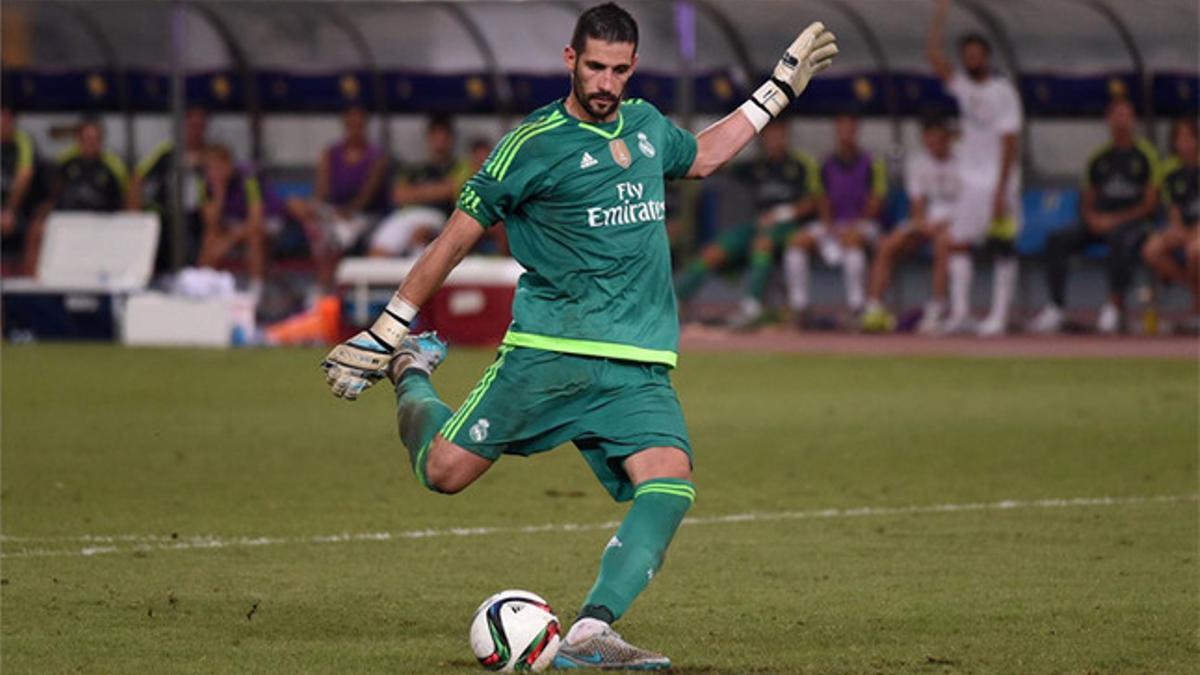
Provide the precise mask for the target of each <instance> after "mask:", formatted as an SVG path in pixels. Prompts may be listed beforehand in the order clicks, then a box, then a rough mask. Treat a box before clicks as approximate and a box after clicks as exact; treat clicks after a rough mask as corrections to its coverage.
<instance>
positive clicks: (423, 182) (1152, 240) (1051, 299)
mask: <svg viewBox="0 0 1200 675" xmlns="http://www.w3.org/2000/svg"><path fill="white" fill-rule="evenodd" d="M942 21H944V16H940V18H935V21H934V24H933V26H932V28H931V30H930V33H929V40H928V49H927V55H928V58H929V61H930V64H931V66H932V68H933V70H934V71H935V72H936V73H937V74H938V76H939V77H940V79H941V80H942V82H943V85H944V87H945V90H946V92H947V93H948V94H949V95H951V96H952V97H954V98H955V99H956V100H957V102H958V108H959V115H958V116H957V117H948V116H945V115H943V114H938V113H932V112H931V113H930V114H929V115H926V116H925V117H924V118H923V119H922V121H921V126H922V134H921V142H920V147H917V148H909V149H906V151H905V157H906V161H905V163H904V166H903V175H902V176H889V175H888V169H887V166H886V164H885V162H884V161H883V160H882V158H881V157H878V156H875V155H873V154H872V153H871V152H870V151H868V150H866V149H865V148H863V147H862V145H861V143H860V138H859V136H860V120H859V119H858V118H857V117H856V116H854V115H853V114H843V115H839V116H838V117H836V119H835V120H834V124H833V134H834V140H835V148H834V150H833V152H832V153H831V154H830V155H829V156H827V157H823V158H820V159H819V160H818V159H817V158H814V157H811V156H809V155H807V154H805V153H804V152H802V151H801V150H799V149H797V148H795V147H793V146H792V140H793V135H792V134H791V132H790V130H789V128H788V121H787V120H786V119H781V120H778V121H776V122H775V123H773V124H772V125H770V126H768V127H767V128H766V129H764V130H763V132H762V134H761V137H760V139H759V152H758V153H757V156H756V157H755V158H754V159H752V160H751V161H748V162H742V163H738V164H735V165H733V166H732V167H730V168H729V169H727V173H726V175H727V176H728V177H730V178H731V179H732V180H733V181H735V182H737V183H739V184H741V185H742V186H743V187H744V188H745V190H746V191H747V192H748V193H749V194H750V195H752V198H753V213H747V214H745V216H744V218H743V219H742V220H743V221H744V222H741V223H737V222H731V223H723V224H721V227H720V230H719V232H718V233H717V236H715V237H714V238H713V239H712V240H711V241H707V242H705V243H704V244H703V245H702V246H701V247H700V248H699V250H696V251H693V250H688V248H687V245H686V244H685V248H684V249H683V250H682V251H679V252H680V253H682V255H679V256H677V260H678V259H684V260H688V261H689V262H687V263H686V264H683V265H680V266H679V267H680V269H679V273H678V276H677V279H678V285H677V292H678V295H679V298H680V300H681V304H682V307H683V316H684V318H685V320H686V319H688V318H689V317H692V316H697V315H698V313H697V312H695V306H696V304H697V297H698V296H699V295H702V294H701V293H700V291H701V290H702V289H703V287H704V286H705V284H706V282H707V280H708V279H709V278H710V277H711V275H712V274H713V273H714V272H717V271H720V270H728V269H745V271H746V279H745V282H744V284H743V285H742V287H743V288H744V289H745V290H744V298H743V299H742V301H741V303H740V305H739V307H738V308H737V311H736V312H733V313H732V314H729V315H727V316H725V317H723V320H724V321H725V322H726V323H728V324H730V325H732V326H733V327H736V328H751V327H754V326H756V325H759V324H761V323H762V322H763V321H764V320H765V319H766V318H767V317H769V316H772V315H774V314H776V313H773V312H771V311H770V308H769V307H768V306H767V298H768V293H767V289H768V286H769V284H770V280H771V279H772V278H773V276H775V270H776V269H779V270H780V271H781V272H782V275H781V276H782V278H783V281H784V286H785V290H786V292H785V293H784V296H785V304H786V307H784V308H782V309H783V314H784V315H785V316H786V317H790V320H791V321H792V322H793V323H794V324H795V325H797V326H798V327H800V328H802V329H807V328H812V327H814V326H815V325H816V323H817V321H816V320H815V318H814V315H813V313H812V311H811V307H810V292H809V284H810V281H809V279H810V271H811V268H812V267H813V266H814V265H816V264H823V265H825V266H828V267H831V268H836V269H838V270H840V273H841V278H842V281H843V285H844V289H845V295H844V298H845V310H844V316H843V318H842V320H841V321H840V325H841V326H843V327H850V328H853V329H858V330H865V331H876V332H886V331H892V330H895V329H897V327H898V321H897V317H900V316H912V315H913V312H912V308H905V307H898V306H895V304H896V303H895V302H892V303H891V304H889V299H888V288H889V285H890V282H891V280H892V277H893V276H894V273H895V271H896V269H897V266H898V265H899V264H900V262H901V261H902V260H904V259H915V260H917V261H920V262H924V263H925V264H927V265H928V266H929V267H930V268H931V271H932V284H931V289H932V293H931V297H929V298H928V300H927V301H925V302H923V304H922V305H921V306H920V309H919V311H917V319H916V323H915V324H914V325H911V326H908V327H909V328H914V329H915V330H918V331H921V332H926V333H935V334H945V333H963V332H970V333H977V334H980V335H983V336H992V335H1000V334H1004V333H1006V332H1008V331H1009V330H1011V329H1012V324H1011V321H1012V318H1013V317H1011V316H1010V313H1011V311H1010V310H1011V305H1012V303H1013V295H1014V292H1015V286H1016V283H1017V278H1018V259H1017V254H1016V250H1015V242H1016V240H1017V237H1018V236H1019V234H1020V231H1021V227H1022V214H1021V208H1022V206H1021V199H1020V195H1021V189H1022V186H1021V169H1020V166H1021V162H1020V157H1019V154H1018V148H1019V144H1018V138H1019V134H1020V132H1021V129H1022V125H1023V123H1024V120H1023V113H1022V109H1021V103H1020V97H1019V95H1018V94H1017V92H1016V89H1015V87H1014V86H1013V84H1012V83H1011V82H1010V81H1009V80H1007V79H1006V78H1005V77H1003V76H1001V75H999V74H997V73H996V72H995V70H994V68H993V64H992V47H991V45H990V44H989V43H988V41H987V39H986V38H984V37H983V36H980V35H967V36H964V37H963V38H962V39H960V41H959V43H958V50H957V54H956V57H957V63H955V62H953V61H952V60H951V58H949V57H948V56H947V55H946V54H945V53H943V51H942V46H941V45H942V35H941V30H942V26H941V23H940V22H942ZM1106 120H1107V125H1108V133H1109V139H1108V141H1107V142H1105V143H1104V144H1103V145H1102V146H1101V147H1098V148H1096V150H1095V152H1094V153H1093V154H1092V156H1091V158H1090V159H1089V160H1088V162H1087V163H1086V165H1085V166H1081V167H1080V168H1079V174H1080V185H1081V188H1080V190H1081V207H1080V210H1079V214H1078V221H1077V222H1076V223H1075V224H1074V225H1073V226H1069V227H1067V228H1065V229H1062V230H1058V231H1056V232H1053V233H1052V234H1051V235H1050V236H1049V238H1048V241H1047V242H1046V245H1045V247H1044V252H1043V254H1042V255H1043V257H1044V260H1043V261H1042V262H1043V268H1044V272H1045V279H1044V283H1045V286H1046V293H1045V295H1046V297H1047V298H1048V302H1047V303H1046V304H1045V306H1044V307H1042V308H1040V311H1038V312H1037V314H1036V316H1034V317H1033V318H1032V320H1030V321H1029V322H1027V324H1026V325H1025V329H1026V330H1028V331H1031V332H1038V333H1052V332H1057V331H1060V330H1062V329H1063V328H1064V326H1065V324H1066V322H1067V320H1068V316H1067V312H1066V308H1067V282H1068V277H1069V271H1070V269H1071V267H1070V266H1069V264H1068V263H1069V260H1070V259H1071V258H1072V257H1073V256H1077V255H1080V254H1081V253H1083V252H1085V251H1086V252H1089V253H1090V254H1091V255H1092V256H1093V257H1096V256H1097V254H1096V251H1097V250H1099V251H1102V253H1101V254H1099V255H1102V256H1103V261H1104V262H1103V264H1104V269H1105V277H1106V281H1107V298H1106V300H1105V302H1104V304H1103V305H1102V306H1101V307H1099V308H1097V309H1098V311H1097V312H1096V315H1097V318H1096V320H1095V322H1096V323H1095V328H1096V330H1098V331H1099V332H1103V333H1117V332H1122V331H1124V330H1126V329H1127V328H1128V325H1127V324H1128V321H1129V317H1128V316H1127V314H1128V313H1127V312H1126V309H1125V307H1126V296H1127V295H1128V292H1129V289H1130V285H1131V280H1132V278H1133V275H1134V272H1135V270H1136V269H1137V268H1138V267H1139V266H1144V267H1145V268H1146V269H1147V270H1148V271H1149V272H1150V274H1151V275H1152V276H1153V278H1154V279H1156V280H1157V282H1158V283H1159V286H1160V287H1166V286H1169V285H1178V286H1182V287H1185V288H1187V289H1188V291H1189V292H1190V294H1191V298H1192V316H1191V319H1190V324H1191V328H1192V329H1193V330H1194V329H1195V328H1196V327H1197V324H1198V321H1200V228H1198V227H1197V224H1198V222H1200V176H1198V173H1197V167H1198V164H1200V145H1198V139H1197V128H1196V120H1195V119H1192V118H1188V119H1180V120H1176V121H1175V122H1174V123H1173V125H1172V127H1171V133H1170V144H1169V147H1166V148H1161V149H1160V148H1156V147H1155V146H1154V144H1153V143H1152V142H1151V141H1150V140H1149V139H1147V138H1143V137H1141V136H1139V134H1138V131H1137V130H1138V128H1139V127H1138V121H1137V117H1136V111H1135V107H1134V106H1133V105H1132V104H1131V103H1130V102H1129V101H1128V100H1125V99H1121V98H1116V99H1114V100H1113V101H1112V102H1111V103H1110V105H1109V107H1108V109H1107V112H1106ZM0 121H2V126H0V136H2V140H3V151H2V155H0V156H2V158H3V244H2V247H0V250H2V252H3V256H4V265H5V268H6V273H12V272H13V271H14V270H17V271H19V272H22V273H25V274H31V273H32V272H33V270H34V269H35V268H36V264H37V256H38V252H39V242H40V240H41V237H42V235H43V232H44V229H45V222H46V217H47V215H48V214H49V213H50V212H51V211H53V210H69V211H94V212H114V211H120V210H133V211H153V212H157V213H159V214H160V215H161V216H162V219H163V222H164V228H163V230H162V232H163V236H162V237H161V238H160V243H159V251H158V258H157V269H159V270H168V269H170V268H171V267H172V262H173V251H175V248H176V247H181V248H182V250H183V251H184V252H185V255H184V257H185V260H184V262H185V265H188V266H195V267H202V268H204V267H207V268H219V269H220V268H224V269H231V270H234V271H236V272H237V273H238V274H239V276H240V278H242V279H243V283H244V285H245V286H247V287H248V288H249V289H250V290H251V291H260V290H261V289H262V287H263V284H264V281H265V280H266V279H267V278H268V275H270V274H271V270H272V268H273V266H274V265H275V264H276V263H277V262H278V261H279V259H280V257H281V256H283V255H286V254H291V255H292V256H293V257H295V256H296V255H299V256H300V257H301V258H302V259H307V260H309V261H310V262H311V268H310V269H311V270H312V278H313V286H314V288H315V289H317V292H318V293H319V292H326V291H329V290H332V289H333V287H334V284H335V270H336V268H337V264H338V261H339V260H340V259H341V258H342V257H344V256H347V255H368V256H410V255H413V254H416V253H418V252H420V250H422V248H423V247H424V246H426V245H427V244H428V243H429V242H430V241H431V240H432V239H433V238H434V237H435V236H437V233H438V231H439V229H440V228H441V227H442V225H443V223H444V221H445V219H446V218H447V216H448V215H449V213H450V211H451V210H453V208H454V203H455V201H456V199H457V195H458V192H459V189H460V188H461V187H462V185H463V184H464V183H465V182H466V181H467V180H468V179H469V178H470V177H471V175H472V174H473V173H474V172H475V171H476V170H478V169H479V167H481V166H482V165H483V163H484V161H485V160H486V158H487V156H488V154H489V152H490V151H491V141H489V140H488V139H485V138H476V139H471V140H470V141H469V142H468V143H466V144H464V145H463V146H461V147H464V148H467V152H466V153H465V154H464V155H462V156H460V155H457V154H456V148H458V147H460V146H459V144H458V140H457V138H456V135H455V129H454V125H453V122H452V120H451V119H450V118H447V117H441V116H433V117H430V118H428V120H427V123H426V129H425V139H426V142H425V148H424V156H423V157H421V158H420V159H415V160H414V159H413V158H407V159H408V160H409V161H406V162H397V161H395V160H394V159H393V158H392V157H390V156H389V153H388V152H387V151H385V150H384V149H383V148H382V147H380V146H379V145H377V144H375V143H373V142H372V141H371V140H370V139H369V138H368V135H367V127H368V122H369V119H368V114H367V113H366V112H365V111H364V110H363V109H361V108H349V109H347V110H346V111H345V112H344V114H343V115H342V136H341V138H340V139H338V140H337V141H336V142H334V143H332V144H331V145H329V146H328V147H327V148H325V149H324V151H323V152H321V154H320V156H319V157H316V158H314V160H315V178H314V179H313V181H312V185H311V190H309V191H305V192H304V193H302V195H293V196H290V197H287V198H281V197H280V196H278V195H277V191H276V190H275V189H273V186H272V185H271V181H270V179H269V178H268V177H267V176H266V175H264V173H263V171H261V170H260V169H259V168H258V167H255V166H253V165H250V164H246V163H239V162H236V161H235V160H234V156H233V154H232V153H231V151H230V149H229V148H228V147H226V146H223V145H221V144H220V143H216V142H213V141H212V140H211V139H210V138H209V136H208V116H207V114H206V113H205V111H203V110H200V109H196V108H192V109H189V110H188V111H187V113H186V117H185V120H184V147H183V148H181V149H178V148H175V147H174V144H173V143H172V142H170V141H164V142H163V143H161V144H160V145H159V146H158V147H157V148H155V149H154V150H153V151H152V152H151V153H149V155H147V156H146V157H145V158H143V159H142V160H141V161H140V162H139V163H138V164H137V166H136V167H133V168H132V170H129V169H127V168H126V166H125V165H124V163H123V162H122V161H121V160H120V159H119V158H118V157H117V155H115V154H114V153H112V152H111V151H109V150H107V149H106V148H105V143H104V130H103V126H102V125H101V124H100V123H99V122H98V121H97V120H95V119H90V118H85V119H83V120H82V121H81V122H80V123H79V124H78V126H77V129H76V132H75V133H76V139H75V144H74V145H73V146H72V147H71V148H70V149H69V150H68V151H66V152H65V153H63V154H62V155H61V156H60V157H59V158H58V160H57V161H56V162H54V163H52V164H50V163H44V162H43V161H42V160H41V158H40V157H39V153H38V150H37V148H36V146H35V144H34V142H33V141H32V140H31V139H30V137H29V136H28V135H27V134H25V133H23V132H22V131H21V130H20V129H19V128H18V126H19V125H18V124H17V120H16V119H15V118H14V114H13V111H12V110H10V109H8V108H4V110H3V117H2V120H0ZM1160 150H1161V152H1160ZM177 152H178V153H181V154H180V155H179V158H178V162H179V164H180V166H182V168H183V172H184V177H183V180H182V181H181V185H182V192H181V198H180V200H179V201H180V203H181V205H182V211H183V212H182V213H181V214H179V217H180V218H182V221H183V223H184V227H183V238H184V241H183V242H176V241H174V239H173V237H174V234H175V229H174V228H172V227H170V226H169V225H167V223H170V222H172V221H173V219H174V218H175V216H176V214H173V213H171V208H172V207H171V204H172V203H173V200H171V199H170V198H169V195H170V194H171V185H170V182H171V181H170V177H171V176H172V175H174V174H173V167H174V166H175V163H176V161H177V158H176V153H177ZM1163 158H1165V159H1163ZM896 186H899V187H896ZM897 190H900V191H902V192H903V193H904V194H903V195H902V196H903V197H904V198H905V201H906V202H907V204H908V207H907V210H906V211H905V215H904V216H903V217H900V218H890V219H889V218H885V214H884V210H885V204H887V203H889V199H892V198H894V197H895V196H896V195H895V194H894V193H895V192H896V191H897ZM889 192H891V193H893V194H889ZM889 221H890V222H889ZM672 229H673V230H674V229H675V227H674V225H673V226H672ZM1098 244H1099V245H1102V246H1100V247H1097V246H1096V245H1098ZM478 253H485V254H495V255H506V254H507V242H506V240H505V237H504V231H503V228H502V227H501V228H493V229H492V230H490V231H489V236H488V237H487V238H486V239H485V240H484V241H483V242H482V243H481V245H480V250H479V251H478ZM977 258H987V259H990V260H991V263H992V264H991V270H992V284H991V286H992V301H991V306H990V311H989V313H988V315H987V316H986V318H983V319H982V320H976V319H975V317H973V316H972V313H971V309H972V308H971V302H970V298H971V293H970V289H971V283H972V277H973V276H974V264H975V260H976V259H977ZM906 310H909V311H907V313H906ZM823 325H827V324H823Z"/></svg>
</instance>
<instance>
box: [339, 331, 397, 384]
mask: <svg viewBox="0 0 1200 675" xmlns="http://www.w3.org/2000/svg"><path fill="white" fill-rule="evenodd" d="M394 351H395V350H394V349H393V348H392V347H390V346H388V345H386V344H384V343H382V342H380V341H379V340H377V339H375V337H373V336H372V335H371V333H370V332H368V331H365V330H364V331H362V332H361V333H359V334H358V335H355V336H354V337H352V338H350V339H349V340H346V341H345V342H343V343H342V344H340V345H338V346H336V347H334V348H333V351H331V352H329V355H328V356H326V357H325V360H323V361H321V370H324V371H325V382H326V383H327V384H328V385H329V388H330V389H332V390H333V395H334V396H337V397H338V398H344V399H346V400H348V401H353V400H355V399H357V398H358V395H359V394H361V393H362V392H363V391H364V390H366V389H367V388H368V387H370V386H371V385H373V384H375V383H376V382H378V381H379V380H381V379H383V377H384V375H386V374H387V367H388V364H389V363H391V361H392V354H393V352H394Z"/></svg>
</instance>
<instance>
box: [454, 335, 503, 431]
mask: <svg viewBox="0 0 1200 675" xmlns="http://www.w3.org/2000/svg"><path fill="white" fill-rule="evenodd" d="M510 351H512V348H511V347H506V346H501V347H500V354H499V356H497V357H496V360H495V361H493V362H492V365H490V366H488V369H487V370H485V371H484V372H483V377H481V378H480V379H479V384H477V385H475V388H474V389H472V390H471V393H470V394H468V395H467V400H466V401H464V402H463V404H462V406H460V407H459V409H458V411H457V412H455V413H454V416H453V417H451V418H450V419H448V420H446V423H445V424H444V425H442V431H441V434H442V438H444V439H446V440H448V441H453V440H454V435H455V434H457V433H458V432H459V431H460V430H461V429H462V425H463V424H464V423H466V421H467V418H468V417H470V416H471V413H472V412H474V411H475V407H476V406H478V405H479V401H480V399H482V398H483V395H484V394H486V393H487V390H488V389H489V388H490V387H491V386H492V382H495V381H496V374H497V373H499V372H500V368H501V366H503V365H504V357H505V356H506V355H507V354H508V353H509V352H510Z"/></svg>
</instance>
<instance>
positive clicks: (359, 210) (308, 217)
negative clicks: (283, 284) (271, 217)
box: [287, 107, 388, 289]
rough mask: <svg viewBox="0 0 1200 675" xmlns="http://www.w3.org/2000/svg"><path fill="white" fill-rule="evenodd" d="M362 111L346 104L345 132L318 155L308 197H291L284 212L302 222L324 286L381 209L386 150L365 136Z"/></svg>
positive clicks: (330, 282)
mask: <svg viewBox="0 0 1200 675" xmlns="http://www.w3.org/2000/svg"><path fill="white" fill-rule="evenodd" d="M367 122H368V119H367V112H366V111H365V110H363V109H362V108H359V107H352V108H348V109H347V110H346V112H345V114H344V115H343V116H342V125H343V128H344V129H345V134H346V135H345V137H344V138H343V139H342V140H341V141H339V142H338V143H335V144H333V145H331V146H329V147H328V148H326V149H325V152H323V153H322V154H321V159H320V161H319V162H318V163H317V181H316V185H315V186H314V189H313V196H312V197H311V198H309V199H305V198H301V197H293V198H291V199H289V200H288V202H287V211H288V213H289V214H291V215H292V217H294V218H295V219H296V220H298V221H299V222H300V224H301V225H302V226H303V227H304V231H305V234H306V235H307V237H308V244H309V249H310V250H311V251H312V253H313V258H314V260H315V261H316V263H317V273H318V276H319V278H320V282H321V286H322V287H323V288H326V289H328V288H330V287H331V286H332V285H333V274H334V271H335V269H336V267H337V262H338V259H339V258H340V257H341V254H342V253H343V252H344V251H346V250H348V249H350V248H352V247H353V246H354V245H355V244H357V243H358V240H359V239H360V238H361V237H362V235H363V234H364V233H365V232H366V231H367V230H368V229H369V228H370V226H371V225H372V224H373V223H374V219H375V217H376V214H378V213H379V212H380V211H381V210H382V206H383V205H382V201H383V200H382V194H383V191H382V187H383V180H384V176H385V174H386V173H387V165H388V159H387V155H386V154H385V153H384V152H383V150H382V149H381V148H379V146H377V145H374V144H373V143H371V142H370V141H368V140H367Z"/></svg>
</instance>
